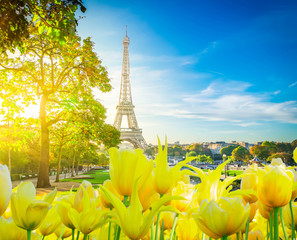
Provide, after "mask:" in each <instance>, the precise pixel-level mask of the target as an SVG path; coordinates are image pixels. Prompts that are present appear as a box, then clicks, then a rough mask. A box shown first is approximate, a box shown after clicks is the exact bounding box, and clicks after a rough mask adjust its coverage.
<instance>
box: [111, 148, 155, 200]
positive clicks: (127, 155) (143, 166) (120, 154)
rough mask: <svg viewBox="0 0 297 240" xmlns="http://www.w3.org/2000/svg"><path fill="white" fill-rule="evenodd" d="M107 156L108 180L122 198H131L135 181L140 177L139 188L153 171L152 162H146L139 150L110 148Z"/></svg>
mask: <svg viewBox="0 0 297 240" xmlns="http://www.w3.org/2000/svg"><path fill="white" fill-rule="evenodd" d="M109 156H110V165H109V174H110V179H111V181H112V184H113V185H114V187H115V189H116V190H117V191H118V193H119V194H121V195H123V196H131V193H132V188H133V184H134V182H135V181H136V179H138V178H139V177H141V176H142V178H141V179H140V182H139V187H141V186H142V185H143V183H144V182H145V181H146V179H147V178H148V177H149V176H150V174H151V171H152V169H153V161H152V160H151V161H147V159H146V157H145V156H144V154H143V151H142V150H141V149H136V150H134V151H132V150H129V149H127V150H118V149H117V148H110V149H109Z"/></svg>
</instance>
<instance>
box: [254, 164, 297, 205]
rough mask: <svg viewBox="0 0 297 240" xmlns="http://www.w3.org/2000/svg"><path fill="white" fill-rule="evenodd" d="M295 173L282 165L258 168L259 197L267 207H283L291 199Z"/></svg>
mask: <svg viewBox="0 0 297 240" xmlns="http://www.w3.org/2000/svg"><path fill="white" fill-rule="evenodd" d="M293 180H294V175H293V173H292V172H290V171H288V170H285V169H283V167H282V166H278V165H275V166H272V167H271V168H266V170H260V169H258V189H257V190H258V197H259V200H260V201H261V202H262V203H263V204H264V205H265V206H267V207H272V208H273V207H282V206H285V205H287V204H288V202H289V201H290V200H291V196H292V189H293Z"/></svg>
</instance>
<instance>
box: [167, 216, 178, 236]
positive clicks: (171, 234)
mask: <svg viewBox="0 0 297 240" xmlns="http://www.w3.org/2000/svg"><path fill="white" fill-rule="evenodd" d="M177 219H178V213H177V214H176V215H175V218H174V221H173V225H172V229H171V233H170V238H169V240H172V239H173V235H174V232H175V227H176V223H177Z"/></svg>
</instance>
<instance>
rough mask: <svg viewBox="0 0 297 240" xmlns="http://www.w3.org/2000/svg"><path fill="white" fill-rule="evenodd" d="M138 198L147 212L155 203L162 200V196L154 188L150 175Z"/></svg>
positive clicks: (139, 190) (139, 191)
mask: <svg viewBox="0 0 297 240" xmlns="http://www.w3.org/2000/svg"><path fill="white" fill-rule="evenodd" d="M138 196H139V200H140V202H141V205H142V207H143V210H142V211H143V212H145V211H146V210H147V209H149V207H150V206H151V205H152V203H153V202H154V201H157V200H158V199H159V198H160V195H159V194H158V193H157V192H156V190H155V188H154V187H153V179H152V176H151V175H150V176H149V177H148V178H147V180H146V181H145V183H144V184H143V185H142V187H141V188H140V189H138Z"/></svg>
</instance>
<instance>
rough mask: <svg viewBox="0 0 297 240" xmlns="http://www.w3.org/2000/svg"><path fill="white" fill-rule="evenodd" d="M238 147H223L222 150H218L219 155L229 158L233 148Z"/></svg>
mask: <svg viewBox="0 0 297 240" xmlns="http://www.w3.org/2000/svg"><path fill="white" fill-rule="evenodd" d="M237 147H238V145H229V146H227V147H223V148H221V150H220V154H221V155H224V154H225V155H226V156H231V155H232V151H233V150H234V149H235V148H237Z"/></svg>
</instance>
